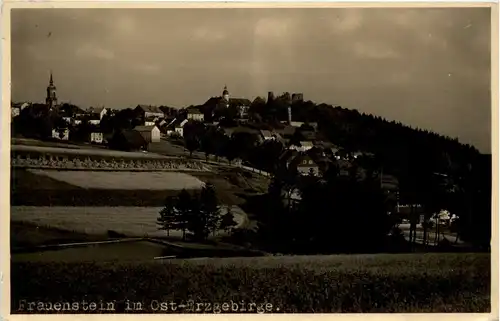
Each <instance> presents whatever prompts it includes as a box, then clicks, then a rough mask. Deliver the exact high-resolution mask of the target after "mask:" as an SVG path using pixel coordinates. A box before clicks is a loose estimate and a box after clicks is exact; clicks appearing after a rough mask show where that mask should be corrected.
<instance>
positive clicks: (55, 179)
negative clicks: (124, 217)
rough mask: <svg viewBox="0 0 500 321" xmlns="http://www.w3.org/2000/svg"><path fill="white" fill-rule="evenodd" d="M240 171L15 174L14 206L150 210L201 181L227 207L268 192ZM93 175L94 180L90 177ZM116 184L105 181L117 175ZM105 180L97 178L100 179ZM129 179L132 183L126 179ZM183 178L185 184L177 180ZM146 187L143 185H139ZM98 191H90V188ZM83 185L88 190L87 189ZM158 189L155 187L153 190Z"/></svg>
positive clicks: (264, 183) (259, 179)
mask: <svg viewBox="0 0 500 321" xmlns="http://www.w3.org/2000/svg"><path fill="white" fill-rule="evenodd" d="M240 172H242V171H241V170H238V169H231V170H229V169H228V170H223V169H221V170H219V171H218V172H217V173H211V172H192V173H188V172H185V173H175V172H123V173H121V172H120V173H119V174H115V173H113V172H87V171H56V170H43V171H40V170H36V171H32V170H22V169H13V170H11V184H10V185H11V205H12V206H88V207H90V206H139V207H145V206H152V207H159V206H162V205H163V204H164V201H165V197H167V196H173V195H177V194H178V193H179V188H183V187H184V188H188V191H191V192H193V191H195V190H199V188H200V186H201V185H202V184H203V183H206V182H210V183H213V184H214V185H215V187H216V191H217V195H218V197H219V199H220V201H221V203H223V204H227V205H241V204H243V203H244V202H245V200H244V198H242V197H241V195H242V194H248V193H254V192H262V191H265V190H266V189H267V181H266V179H265V178H263V177H260V176H257V175H251V174H250V173H247V174H246V176H247V177H243V176H244V175H242V174H241V173H240ZM89 174H90V176H89ZM113 175H115V177H114V180H111V179H108V178H107V177H113ZM99 177H100V178H101V180H99V179H98V178H99ZM123 177H128V180H126V179H123ZM178 177H181V178H182V180H178V179H177V178H178ZM141 183H142V184H141ZM92 185H93V186H97V187H91V186H92ZM83 186H85V187H86V188H84V187H83ZM154 188H156V189H154Z"/></svg>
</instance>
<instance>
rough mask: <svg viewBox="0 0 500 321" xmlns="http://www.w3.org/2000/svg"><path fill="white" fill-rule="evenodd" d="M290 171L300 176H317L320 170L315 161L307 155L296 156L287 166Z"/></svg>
mask: <svg viewBox="0 0 500 321" xmlns="http://www.w3.org/2000/svg"><path fill="white" fill-rule="evenodd" d="M289 166H290V167H289V168H290V169H292V170H296V171H297V172H298V173H299V174H300V175H314V176H319V174H320V168H319V165H318V164H317V163H316V162H315V160H314V159H313V158H312V157H311V156H310V155H308V154H307V153H300V154H299V155H297V156H296V157H295V158H294V159H293V160H292V161H291V162H290V165H289Z"/></svg>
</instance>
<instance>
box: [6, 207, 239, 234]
mask: <svg viewBox="0 0 500 321" xmlns="http://www.w3.org/2000/svg"><path fill="white" fill-rule="evenodd" d="M160 210H161V207H130V206H120V207H104V206H102V207H83V206H82V207H66V206H57V207H39V206H13V207H11V214H10V215H11V221H18V222H29V223H33V224H37V225H40V226H50V227H53V228H57V229H62V230H69V231H76V232H80V233H85V234H93V235H96V234H105V233H107V231H109V230H111V231H115V232H118V233H121V234H125V235H126V236H135V237H142V236H146V235H147V236H165V234H166V232H164V231H159V230H158V227H157V225H156V219H157V218H158V214H159V212H160ZM226 210H227V209H226V208H225V207H223V208H222V210H221V212H222V213H224V212H225V211H226ZM232 211H233V213H234V219H235V221H236V222H237V223H238V224H243V223H244V222H245V218H246V214H245V213H244V212H243V211H242V210H241V209H240V208H238V207H232ZM170 236H178V237H180V236H181V232H180V231H171V232H170Z"/></svg>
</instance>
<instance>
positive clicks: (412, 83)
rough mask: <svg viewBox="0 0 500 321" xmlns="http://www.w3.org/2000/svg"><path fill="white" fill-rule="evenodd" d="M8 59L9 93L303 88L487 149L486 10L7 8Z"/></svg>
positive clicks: (243, 94) (134, 95) (146, 100)
mask: <svg viewBox="0 0 500 321" xmlns="http://www.w3.org/2000/svg"><path fill="white" fill-rule="evenodd" d="M11 58H12V67H11V77H12V78H11V81H12V83H11V85H12V100H13V101H33V102H43V101H44V100H45V95H46V92H45V90H46V87H47V85H48V80H49V75H50V71H51V70H52V72H53V76H54V82H55V85H56V87H57V94H58V97H59V100H60V102H71V103H73V104H76V105H78V106H81V107H84V108H86V107H90V106H101V105H104V106H107V107H110V108H116V109H121V108H127V107H135V106H137V105H138V104H148V105H167V106H173V107H186V106H189V105H198V104H203V103H204V102H205V101H206V100H207V99H208V98H210V97H212V96H219V95H221V92H222V90H223V88H224V85H227V87H228V89H229V92H230V94H231V96H232V97H238V98H248V99H251V100H252V99H253V98H255V97H257V96H263V97H266V96H267V92H268V91H273V92H274V93H275V94H276V95H279V94H281V93H283V92H290V93H293V92H301V93H303V94H304V99H306V100H312V101H314V102H316V103H327V104H332V105H341V106H342V107H345V108H349V109H357V110H358V111H359V112H364V113H369V114H374V115H377V116H381V117H384V118H386V119H388V120H396V121H400V122H402V123H404V124H407V125H410V126H412V127H418V128H424V129H429V130H432V131H435V132H438V133H440V134H443V135H447V136H451V137H458V138H459V140H460V141H461V142H463V143H468V144H472V145H474V146H475V147H476V148H478V149H479V150H480V151H482V152H487V153H489V152H490V151H491V148H490V145H491V144H490V142H491V97H490V96H491V95H490V89H491V85H490V77H491V76H490V70H491V67H490V10H489V8H395V9H389V8H321V9H319V8H297V9H293V8H278V9H262V8H261V9H258V8H255V9H234V8H233V9H229V8H226V9H14V10H12V12H11ZM409 143H410V142H409Z"/></svg>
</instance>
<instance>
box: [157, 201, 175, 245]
mask: <svg viewBox="0 0 500 321" xmlns="http://www.w3.org/2000/svg"><path fill="white" fill-rule="evenodd" d="M175 205H176V199H175V198H174V197H172V196H169V197H167V198H166V199H165V205H164V207H163V209H162V210H161V211H160V216H159V217H158V220H157V224H158V225H159V227H158V229H159V230H164V231H167V236H170V230H175V229H177V228H178V226H179V224H178V219H179V215H178V212H177V210H176V208H175Z"/></svg>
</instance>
